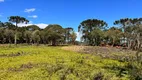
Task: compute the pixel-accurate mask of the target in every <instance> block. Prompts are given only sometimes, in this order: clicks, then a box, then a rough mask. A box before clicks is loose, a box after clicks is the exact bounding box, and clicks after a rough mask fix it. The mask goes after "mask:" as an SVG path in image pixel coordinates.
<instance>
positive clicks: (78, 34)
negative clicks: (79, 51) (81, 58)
mask: <svg viewBox="0 0 142 80" xmlns="http://www.w3.org/2000/svg"><path fill="white" fill-rule="evenodd" d="M75 33H76V34H77V38H76V40H77V41H81V37H82V35H81V34H80V33H79V32H75Z"/></svg>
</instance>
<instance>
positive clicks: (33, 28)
mask: <svg viewBox="0 0 142 80" xmlns="http://www.w3.org/2000/svg"><path fill="white" fill-rule="evenodd" d="M26 28H27V30H29V31H35V30H40V28H39V27H38V26H37V25H30V26H27V27H26Z"/></svg>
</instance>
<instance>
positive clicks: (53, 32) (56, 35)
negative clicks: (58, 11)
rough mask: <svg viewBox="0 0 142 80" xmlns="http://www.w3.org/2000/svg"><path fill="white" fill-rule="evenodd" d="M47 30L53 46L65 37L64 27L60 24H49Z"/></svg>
mask: <svg viewBox="0 0 142 80" xmlns="http://www.w3.org/2000/svg"><path fill="white" fill-rule="evenodd" d="M45 31H47V32H48V40H50V41H51V42H52V45H53V46H55V45H57V42H58V41H60V40H61V39H62V37H64V29H63V28H62V26H60V25H58V24H53V25H48V26H47V27H46V28H45Z"/></svg>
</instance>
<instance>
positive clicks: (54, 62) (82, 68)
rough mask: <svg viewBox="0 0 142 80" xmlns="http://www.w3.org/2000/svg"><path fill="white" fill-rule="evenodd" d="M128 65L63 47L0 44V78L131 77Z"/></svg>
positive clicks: (119, 79) (118, 79)
mask: <svg viewBox="0 0 142 80" xmlns="http://www.w3.org/2000/svg"><path fill="white" fill-rule="evenodd" d="M125 64H126V63H124V62H119V61H117V60H111V59H103V58H101V57H99V56H93V55H91V54H83V53H77V52H72V51H67V50H63V49H61V47H47V46H18V47H0V80H94V79H96V78H103V79H105V80H129V75H127V74H126V73H127V71H126V73H125V74H124V72H121V68H123V67H124V66H125Z"/></svg>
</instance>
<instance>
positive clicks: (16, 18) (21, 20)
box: [9, 16, 29, 44]
mask: <svg viewBox="0 0 142 80" xmlns="http://www.w3.org/2000/svg"><path fill="white" fill-rule="evenodd" d="M9 21H10V22H13V23H15V24H16V28H17V27H18V24H19V23H25V24H27V23H28V22H29V21H28V20H27V19H26V18H24V17H20V16H10V18H9ZM14 43H15V44H17V30H15V41H14Z"/></svg>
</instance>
